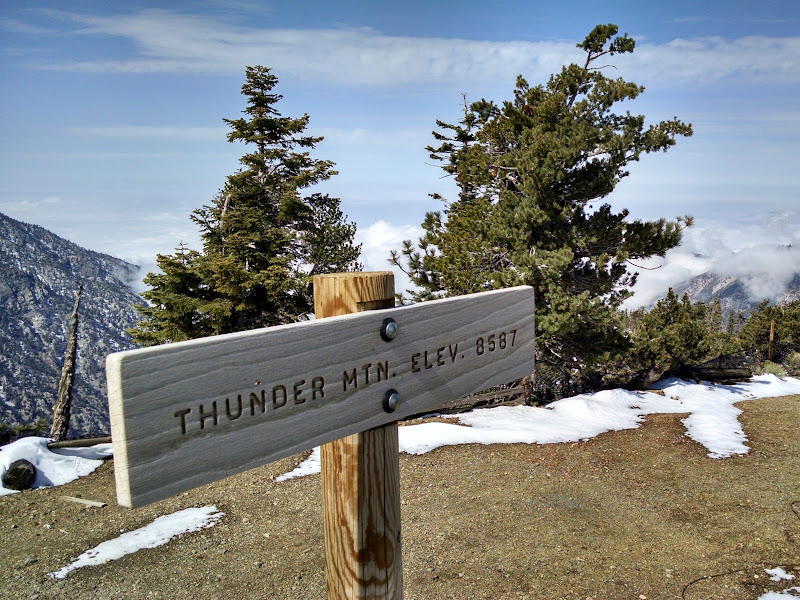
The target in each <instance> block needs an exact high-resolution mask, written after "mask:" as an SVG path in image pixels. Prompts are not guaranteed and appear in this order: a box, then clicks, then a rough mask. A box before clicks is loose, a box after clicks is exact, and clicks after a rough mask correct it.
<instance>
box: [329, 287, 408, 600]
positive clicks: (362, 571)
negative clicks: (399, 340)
mask: <svg viewBox="0 0 800 600" xmlns="http://www.w3.org/2000/svg"><path fill="white" fill-rule="evenodd" d="M392 306H394V274H393V273H391V272H378V273H342V274H334V275H322V276H318V277H315V278H314V312H315V314H316V315H317V318H318V319H320V318H326V317H331V316H335V315H340V314H347V313H350V312H361V311H365V310H375V309H378V308H389V307H392ZM320 454H321V462H322V499H323V508H324V510H323V523H324V528H325V577H326V585H327V592H328V594H327V596H328V598H330V599H331V600H333V599H336V600H345V599H347V600H402V598H403V558H402V546H401V539H400V527H401V523H400V459H399V444H398V438H397V423H396V422H394V423H389V424H388V425H382V426H380V427H375V428H373V429H368V430H366V431H362V432H359V433H355V434H352V435H348V436H346V437H344V438H341V439H338V440H334V441H332V442H328V443H327V444H323V445H322V449H321V453H320Z"/></svg>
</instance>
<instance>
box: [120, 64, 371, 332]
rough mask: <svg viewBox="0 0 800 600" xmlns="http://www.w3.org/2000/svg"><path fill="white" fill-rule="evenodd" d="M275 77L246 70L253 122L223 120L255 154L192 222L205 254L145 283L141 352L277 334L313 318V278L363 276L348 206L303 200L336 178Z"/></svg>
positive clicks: (232, 138)
mask: <svg viewBox="0 0 800 600" xmlns="http://www.w3.org/2000/svg"><path fill="white" fill-rule="evenodd" d="M277 83H278V79H277V78H276V77H275V76H274V75H273V74H272V73H271V72H270V69H268V68H265V67H261V66H256V67H247V69H246V82H245V84H244V85H243V86H242V94H243V95H245V96H246V98H247V107H246V108H245V110H244V113H245V115H246V117H242V118H239V119H224V121H225V122H226V123H227V124H228V125H229V126H230V128H231V131H230V132H229V133H228V141H229V142H237V141H240V142H243V143H244V144H246V145H248V147H249V148H250V149H251V151H250V152H248V153H247V154H245V155H244V156H243V157H242V158H241V159H240V163H241V165H242V166H241V168H240V169H239V170H238V171H237V172H236V173H234V174H233V175H230V176H228V179H227V182H226V184H225V186H224V187H223V188H222V190H221V191H220V192H219V193H218V194H217V196H216V197H215V198H214V201H213V202H212V203H211V204H210V205H206V206H203V207H202V208H200V209H197V210H195V211H194V213H193V214H192V219H193V220H194V221H195V223H197V224H198V225H199V227H200V231H201V239H202V242H203V249H202V251H201V252H198V251H194V250H189V249H187V248H185V247H184V246H181V247H179V248H178V249H177V250H176V253H175V254H172V255H159V256H158V259H157V260H158V265H159V267H160V269H161V273H151V274H149V275H148V276H147V278H146V279H145V283H147V284H148V285H150V286H151V288H152V289H150V290H148V291H146V292H144V293H143V294H142V296H143V297H144V298H145V299H147V300H148V301H149V302H150V306H147V307H144V308H142V309H141V311H140V312H141V314H142V316H143V317H144V319H143V320H142V322H141V323H139V325H138V326H137V327H136V328H135V329H133V330H131V334H132V335H133V337H134V339H135V340H136V341H137V342H138V343H140V344H145V345H149V344H157V343H163V342H169V341H180V340H185V339H191V338H196V337H202V336H208V335H215V334H219V333H229V332H232V331H241V330H245V329H253V328H256V327H265V326H270V325H278V324H281V323H287V322H291V321H296V320H298V319H302V318H304V317H305V316H306V315H307V314H308V313H310V312H312V310H313V298H312V296H311V277H312V276H313V275H315V274H319V273H327V272H332V271H346V270H357V269H359V268H360V265H359V264H358V262H357V259H358V255H359V253H360V246H356V245H354V244H353V237H354V235H355V224H353V223H347V222H346V220H345V219H346V217H344V216H343V215H342V212H341V210H340V209H339V200H338V199H337V198H331V197H329V196H327V195H325V196H322V195H320V194H314V195H312V196H309V197H305V198H304V197H302V196H301V190H303V189H305V188H308V187H309V186H312V185H314V184H317V183H320V182H322V181H325V180H327V179H328V178H330V177H331V176H332V175H335V174H336V171H334V170H333V163H332V162H331V161H327V160H319V159H316V158H313V157H312V156H311V154H310V150H312V149H313V148H314V147H315V146H316V145H317V144H318V143H319V142H320V141H321V140H322V138H321V137H313V136H309V135H306V134H305V130H306V128H307V126H308V122H309V117H308V115H303V116H302V117H299V118H291V117H284V116H282V115H281V114H280V113H279V112H278V110H277V108H276V107H275V105H276V104H277V103H278V101H279V100H280V99H281V96H280V95H279V94H276V93H274V91H273V88H274V87H275V86H276V84H277Z"/></svg>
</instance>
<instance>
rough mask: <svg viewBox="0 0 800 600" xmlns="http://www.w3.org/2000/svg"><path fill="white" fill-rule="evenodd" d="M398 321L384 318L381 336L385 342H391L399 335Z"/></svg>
mask: <svg viewBox="0 0 800 600" xmlns="http://www.w3.org/2000/svg"><path fill="white" fill-rule="evenodd" d="M398 327H399V326H398V325H397V321H395V320H394V319H391V318H389V319H384V320H383V324H382V325H381V338H382V339H383V341H384V342H391V341H392V340H393V339H394V338H395V336H396V335H397V329H398Z"/></svg>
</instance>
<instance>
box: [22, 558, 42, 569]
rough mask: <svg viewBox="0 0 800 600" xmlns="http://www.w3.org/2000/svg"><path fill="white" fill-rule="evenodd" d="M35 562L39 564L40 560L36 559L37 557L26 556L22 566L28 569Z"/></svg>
mask: <svg viewBox="0 0 800 600" xmlns="http://www.w3.org/2000/svg"><path fill="white" fill-rule="evenodd" d="M35 562H39V559H38V558H36V557H35V556H26V557H25V560H23V561H22V564H24V565H25V566H26V567H27V566H28V565H32V564H33V563H35Z"/></svg>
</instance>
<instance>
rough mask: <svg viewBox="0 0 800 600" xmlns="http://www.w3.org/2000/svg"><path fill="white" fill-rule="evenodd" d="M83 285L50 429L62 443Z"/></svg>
mask: <svg viewBox="0 0 800 600" xmlns="http://www.w3.org/2000/svg"><path fill="white" fill-rule="evenodd" d="M82 293H83V284H79V285H78V293H77V294H75V308H74V309H73V310H72V317H71V318H70V321H69V339H68V340H67V351H66V352H65V354H64V366H63V367H62V368H61V380H60V381H59V382H58V397H57V398H56V405H55V407H54V408H53V425H52V427H50V437H51V438H53V439H54V440H55V441H57V442H58V441H61V440H63V439H64V438H66V437H67V431H69V413H70V408H71V405H72V384H73V382H74V381H75V361H76V358H77V355H78V306H79V305H80V303H81V294H82Z"/></svg>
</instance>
